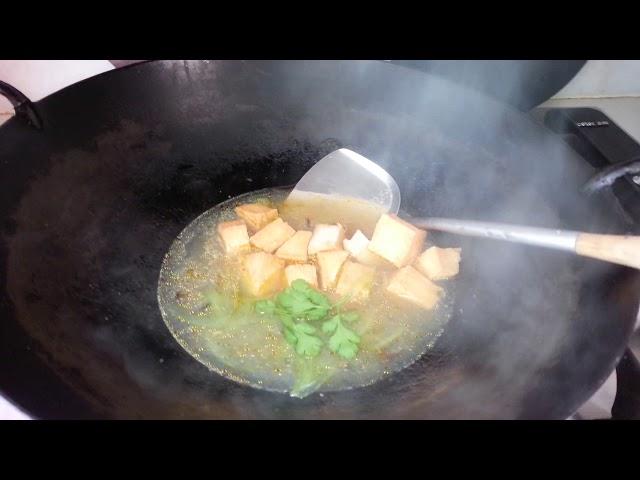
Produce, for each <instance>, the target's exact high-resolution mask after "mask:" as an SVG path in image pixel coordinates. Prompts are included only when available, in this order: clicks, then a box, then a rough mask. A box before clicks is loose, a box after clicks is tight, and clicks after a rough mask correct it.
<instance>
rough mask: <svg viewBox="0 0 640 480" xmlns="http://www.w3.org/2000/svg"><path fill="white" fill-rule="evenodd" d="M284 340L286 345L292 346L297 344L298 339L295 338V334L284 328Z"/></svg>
mask: <svg viewBox="0 0 640 480" xmlns="http://www.w3.org/2000/svg"><path fill="white" fill-rule="evenodd" d="M283 332H284V333H283V334H284V339H285V340H286V341H287V343H288V344H290V345H294V346H295V344H296V343H297V342H298V337H296V335H295V333H293V332H292V331H291V329H290V328H287V327H284V331H283Z"/></svg>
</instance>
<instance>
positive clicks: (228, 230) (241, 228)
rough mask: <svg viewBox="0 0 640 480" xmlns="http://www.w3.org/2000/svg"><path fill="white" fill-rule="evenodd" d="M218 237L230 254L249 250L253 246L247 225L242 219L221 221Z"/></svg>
mask: <svg viewBox="0 0 640 480" xmlns="http://www.w3.org/2000/svg"><path fill="white" fill-rule="evenodd" d="M218 239H219V240H220V243H221V244H222V246H223V247H224V251H225V252H226V253H229V254H236V253H241V252H248V251H249V250H250V248H251V245H250V244H249V234H248V233H247V225H246V224H245V223H244V222H243V221H242V220H233V221H231V222H222V223H219V224H218Z"/></svg>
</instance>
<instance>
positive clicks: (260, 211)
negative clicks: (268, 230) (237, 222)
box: [234, 203, 278, 232]
mask: <svg viewBox="0 0 640 480" xmlns="http://www.w3.org/2000/svg"><path fill="white" fill-rule="evenodd" d="M234 210H235V212H236V214H237V215H238V216H239V217H240V218H241V219H243V220H244V221H245V222H246V223H247V226H248V227H249V230H251V231H252V232H257V231H258V230H260V229H261V228H263V227H265V226H267V225H268V224H269V223H271V222H273V221H274V220H275V219H276V218H278V210H277V209H276V208H269V207H266V206H264V205H260V204H258V203H245V204H244V205H239V206H237V207H236V208H234Z"/></svg>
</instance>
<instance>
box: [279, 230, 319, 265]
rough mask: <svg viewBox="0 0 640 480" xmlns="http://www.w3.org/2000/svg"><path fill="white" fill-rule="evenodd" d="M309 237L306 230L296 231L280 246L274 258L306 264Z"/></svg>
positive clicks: (309, 234) (309, 233)
mask: <svg viewBox="0 0 640 480" xmlns="http://www.w3.org/2000/svg"><path fill="white" fill-rule="evenodd" d="M311 235H312V234H311V232H309V231H307V230H298V231H297V232H296V233H295V234H294V235H293V237H291V238H290V239H289V240H287V241H286V242H284V243H283V244H282V246H281V247H280V248H279V249H278V251H277V252H276V256H277V257H280V258H283V259H284V260H289V261H292V262H306V261H307V249H308V248H309V240H311Z"/></svg>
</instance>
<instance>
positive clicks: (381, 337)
mask: <svg viewBox="0 0 640 480" xmlns="http://www.w3.org/2000/svg"><path fill="white" fill-rule="evenodd" d="M288 193H289V192H288V191H284V190H281V189H267V190H261V191H257V192H252V193H249V194H245V195H242V196H239V197H236V198H233V199H230V200H228V201H226V202H224V203H221V204H219V205H217V206H215V207H213V208H211V209H210V210H208V211H206V212H205V213H203V214H202V215H200V216H199V217H198V218H196V219H195V220H194V221H193V222H192V223H191V224H189V225H188V226H187V227H186V228H185V229H184V230H183V232H182V233H181V234H180V235H179V236H178V238H177V239H176V240H175V242H174V243H173V245H172V246H171V248H170V250H169V252H168V253H167V255H166V257H165V259H164V263H163V265H162V269H161V273H160V279H159V286H158V301H159V305H160V309H161V312H162V316H163V319H164V321H165V323H166V325H167V327H168V328H169V330H170V332H171V334H172V335H173V336H174V337H175V339H176V340H177V341H178V343H179V344H180V345H181V346H182V347H183V348H184V349H185V350H186V351H187V352H188V353H189V354H191V355H192V356H193V357H194V358H196V359H197V360H198V361H200V362H201V363H203V364H204V365H206V366H207V367H208V368H209V369H211V370H213V371H214V372H217V373H218V374H220V375H223V376H225V377H227V378H230V379H232V380H235V381H237V382H240V383H243V384H248V385H251V386H253V387H256V388H262V389H266V390H271V391H276V392H282V393H289V394H290V395H292V396H295V397H305V396H307V395H309V394H311V393H314V392H322V391H334V390H344V389H350V388H355V387H361V386H365V385H369V384H371V383H374V382H376V381H378V380H380V379H381V378H383V377H384V376H386V375H390V374H392V373H394V372H397V371H398V370H400V369H402V368H404V367H406V366H408V365H410V364H411V363H413V362H414V361H415V360H417V359H418V358H419V357H420V356H421V355H422V354H424V353H425V352H426V351H427V350H428V349H429V348H430V347H432V346H433V345H434V343H435V341H436V339H437V338H438V337H439V336H440V334H441V333H442V331H443V328H444V326H445V324H446V322H447V320H448V318H449V316H450V312H451V306H452V304H453V288H452V283H453V282H452V281H445V282H439V285H440V286H441V287H443V288H444V289H445V294H444V295H443V296H442V298H441V299H440V301H439V302H438V304H437V306H436V307H435V308H434V309H432V310H426V309H423V308H420V307H418V306H415V305H414V304H412V303H410V302H407V301H406V300H403V299H400V298H397V297H396V296H394V295H392V294H390V293H389V292H388V291H386V289H385V285H386V284H387V282H388V280H389V277H390V275H392V274H393V271H394V270H396V269H395V268H394V267H393V265H391V264H387V265H385V264H382V265H380V266H378V267H376V274H375V277H374V281H373V285H372V287H371V290H370V293H369V295H368V297H367V298H366V299H364V300H358V299H349V298H343V297H340V296H339V295H337V294H336V293H335V291H331V290H329V291H326V292H322V293H323V294H324V295H326V296H327V297H328V298H329V299H330V301H331V302H332V304H333V305H336V304H339V302H340V301H341V300H342V302H343V303H342V305H339V306H337V307H336V309H339V311H340V312H343V313H344V312H355V313H357V316H354V318H355V317H357V319H355V320H353V321H349V323H348V324H347V323H346V322H343V323H344V325H345V327H347V328H348V329H349V330H351V331H352V332H355V334H356V335H357V337H359V343H358V346H357V354H356V355H355V356H354V357H353V358H344V357H343V356H341V355H338V354H336V353H335V352H334V351H331V349H330V348H322V350H321V351H320V353H319V354H317V355H315V356H313V357H308V356H305V355H301V354H299V353H297V352H296V349H295V348H294V347H293V345H292V344H291V343H290V342H287V339H286V338H285V336H284V335H283V325H282V322H281V320H280V319H279V318H278V317H277V316H276V315H270V314H265V313H261V312H259V311H258V310H259V309H257V308H256V301H258V300H259V299H258V298H256V297H255V296H251V295H249V294H247V293H246V292H245V291H244V289H243V288H242V282H241V273H240V272H241V270H242V255H229V254H227V253H225V251H224V249H223V248H222V245H221V243H220V241H219V239H218V235H217V230H216V228H217V225H218V224H219V223H220V222H225V221H230V220H236V219H237V215H236V213H235V212H234V208H235V207H236V206H238V205H241V204H247V203H258V204H263V205H266V206H269V207H273V208H277V209H278V212H279V215H280V217H281V218H282V219H283V220H284V221H285V222H287V223H288V224H289V225H290V226H291V227H293V228H294V229H296V230H299V229H304V230H313V227H314V225H316V224H318V223H329V224H336V223H340V224H342V225H343V226H344V227H345V230H346V237H345V238H350V237H351V236H352V235H353V233H354V232H355V231H356V230H358V229H359V230H361V231H362V232H363V233H364V234H365V235H366V236H367V237H368V238H371V235H372V232H373V230H374V227H375V225H376V221H377V220H378V218H379V217H380V215H381V213H382V212H381V211H380V210H379V209H378V207H377V206H375V205H372V204H369V203H365V202H362V201H359V200H355V199H347V198H339V197H331V198H327V197H323V198H317V199H316V198H309V199H305V200H304V201H298V202H296V203H289V202H286V203H285V202H284V200H285V198H286V196H287V194H288ZM427 242H428V239H427ZM252 248H253V250H254V251H257V249H256V248H255V247H252ZM309 262H310V263H316V262H317V260H316V259H315V258H314V256H311V257H310V260H309ZM273 297H274V295H271V296H268V297H266V298H273ZM337 311H338V310H335V311H334V310H332V312H333V313H335V312H337ZM316 330H317V335H318V337H320V338H322V339H323V342H325V343H326V342H328V336H327V335H324V334H323V333H322V332H323V330H322V328H321V326H320V325H318V326H317V328H316ZM327 345H328V343H327Z"/></svg>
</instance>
